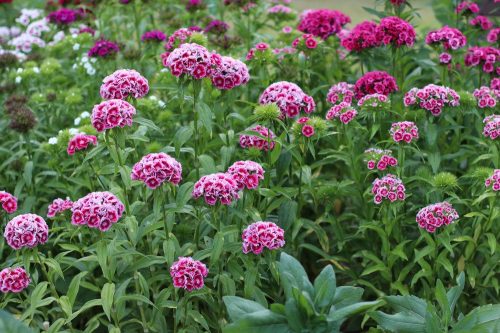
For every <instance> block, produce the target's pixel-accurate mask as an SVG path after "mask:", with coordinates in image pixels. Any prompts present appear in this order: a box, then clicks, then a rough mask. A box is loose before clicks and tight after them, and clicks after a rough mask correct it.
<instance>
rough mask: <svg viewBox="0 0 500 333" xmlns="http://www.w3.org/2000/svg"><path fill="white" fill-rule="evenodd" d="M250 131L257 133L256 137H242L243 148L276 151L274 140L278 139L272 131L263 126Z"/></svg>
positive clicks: (243, 135)
mask: <svg viewBox="0 0 500 333" xmlns="http://www.w3.org/2000/svg"><path fill="white" fill-rule="evenodd" d="M248 131H252V132H255V134H256V135H248V134H242V135H240V146H241V148H255V149H258V150H265V151H267V150H273V149H274V145H275V143H274V138H276V135H274V133H273V132H272V131H271V130H270V129H268V128H267V127H264V126H261V125H256V126H254V127H252V128H250V129H249V130H248Z"/></svg>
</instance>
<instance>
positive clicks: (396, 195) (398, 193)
mask: <svg viewBox="0 0 500 333" xmlns="http://www.w3.org/2000/svg"><path fill="white" fill-rule="evenodd" d="M405 190H406V189H405V186H404V185H403V182H402V181H401V179H399V178H398V177H396V176H395V175H393V174H390V173H389V174H387V175H386V176H384V177H382V178H377V179H375V180H374V181H373V187H372V194H373V195H374V198H373V202H375V203H376V204H377V205H378V204H381V203H382V201H383V200H384V199H386V200H389V201H390V202H394V201H397V200H400V201H404V200H405V197H406V193H405Z"/></svg>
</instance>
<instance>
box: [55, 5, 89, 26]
mask: <svg viewBox="0 0 500 333" xmlns="http://www.w3.org/2000/svg"><path fill="white" fill-rule="evenodd" d="M82 16H83V12H82V11H80V10H75V9H71V8H61V9H58V10H56V11H54V12H52V13H50V14H49V16H47V17H48V19H49V21H50V22H52V23H55V24H59V25H68V24H71V23H73V22H75V21H76V20H77V19H79V18H80V17H82Z"/></svg>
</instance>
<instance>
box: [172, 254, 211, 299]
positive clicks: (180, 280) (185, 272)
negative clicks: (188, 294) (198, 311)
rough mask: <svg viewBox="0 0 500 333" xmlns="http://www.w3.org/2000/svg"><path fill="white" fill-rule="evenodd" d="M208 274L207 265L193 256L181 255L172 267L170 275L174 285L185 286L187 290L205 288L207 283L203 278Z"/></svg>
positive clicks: (177, 286)
mask: <svg viewBox="0 0 500 333" xmlns="http://www.w3.org/2000/svg"><path fill="white" fill-rule="evenodd" d="M207 275H208V269H207V266H205V264H203V263H202V262H201V261H198V260H194V259H193V258H191V257H179V259H178V260H177V261H176V262H174V263H173V264H172V266H171V267H170V276H171V277H172V281H173V283H174V287H176V288H183V289H186V290H187V291H192V290H195V289H201V288H203V286H204V285H205V282H204V280H203V279H204V278H205V277H207Z"/></svg>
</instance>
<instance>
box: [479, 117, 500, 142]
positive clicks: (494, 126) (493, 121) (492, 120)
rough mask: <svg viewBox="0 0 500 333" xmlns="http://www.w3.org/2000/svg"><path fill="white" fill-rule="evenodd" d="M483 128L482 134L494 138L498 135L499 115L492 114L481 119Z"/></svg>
mask: <svg viewBox="0 0 500 333" xmlns="http://www.w3.org/2000/svg"><path fill="white" fill-rule="evenodd" d="M483 124H484V129H483V135H484V136H485V137H487V138H490V139H492V140H495V139H496V138H498V137H500V115H498V114H492V115H490V116H487V117H486V118H484V120H483Z"/></svg>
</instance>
